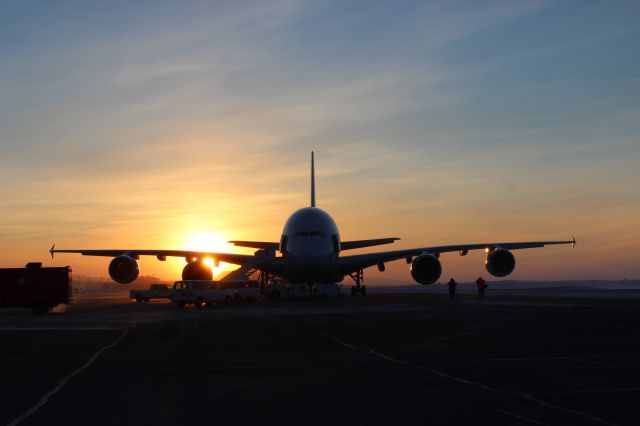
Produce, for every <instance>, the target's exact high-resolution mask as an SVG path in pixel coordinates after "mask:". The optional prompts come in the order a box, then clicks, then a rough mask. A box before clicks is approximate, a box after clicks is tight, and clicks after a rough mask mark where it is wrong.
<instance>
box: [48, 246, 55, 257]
mask: <svg viewBox="0 0 640 426" xmlns="http://www.w3.org/2000/svg"><path fill="white" fill-rule="evenodd" d="M55 250H56V243H53V245H52V246H51V249H50V250H49V253H51V258H52V259H53V253H55Z"/></svg>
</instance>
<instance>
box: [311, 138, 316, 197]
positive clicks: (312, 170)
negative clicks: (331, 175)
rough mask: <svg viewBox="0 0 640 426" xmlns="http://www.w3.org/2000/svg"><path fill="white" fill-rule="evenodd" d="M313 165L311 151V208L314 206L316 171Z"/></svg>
mask: <svg viewBox="0 0 640 426" xmlns="http://www.w3.org/2000/svg"><path fill="white" fill-rule="evenodd" d="M313 163H314V161H313V151H311V207H315V206H316V171H315V167H314V164H313Z"/></svg>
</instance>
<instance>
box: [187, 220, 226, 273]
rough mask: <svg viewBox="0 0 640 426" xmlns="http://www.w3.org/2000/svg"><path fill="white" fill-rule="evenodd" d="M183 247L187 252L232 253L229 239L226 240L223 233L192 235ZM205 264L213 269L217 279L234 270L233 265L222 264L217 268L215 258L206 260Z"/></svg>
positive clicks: (202, 232)
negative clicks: (225, 272) (221, 274)
mask: <svg viewBox="0 0 640 426" xmlns="http://www.w3.org/2000/svg"><path fill="white" fill-rule="evenodd" d="M183 247H184V248H185V250H194V251H206V252H212V253H230V252H231V248H230V245H229V244H228V243H227V238H225V237H224V235H222V234H221V233H219V232H214V231H201V232H195V233H192V234H191V235H189V237H188V238H187V239H186V240H185V243H184V245H183ZM204 263H206V264H207V265H208V266H209V267H210V268H211V270H212V271H213V276H214V277H216V278H217V277H218V275H219V274H220V273H222V272H224V271H229V270H232V269H234V267H233V266H232V265H226V264H224V263H220V264H218V266H215V262H214V260H213V258H207V259H205V260H204Z"/></svg>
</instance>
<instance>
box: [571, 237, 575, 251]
mask: <svg viewBox="0 0 640 426" xmlns="http://www.w3.org/2000/svg"><path fill="white" fill-rule="evenodd" d="M571 241H573V242H572V243H571V248H572V249H573V250H575V249H576V236H575V235H571Z"/></svg>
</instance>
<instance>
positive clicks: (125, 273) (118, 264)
mask: <svg viewBox="0 0 640 426" xmlns="http://www.w3.org/2000/svg"><path fill="white" fill-rule="evenodd" d="M139 273H140V268H138V262H136V260H135V259H134V258H132V257H131V256H127V255H126V254H121V255H120V256H116V257H114V258H113V260H111V263H109V276H110V277H111V279H112V280H114V281H115V282H117V283H118V284H129V283H130V282H132V281H134V280H135V279H136V278H138V274H139Z"/></svg>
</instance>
